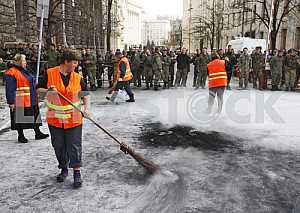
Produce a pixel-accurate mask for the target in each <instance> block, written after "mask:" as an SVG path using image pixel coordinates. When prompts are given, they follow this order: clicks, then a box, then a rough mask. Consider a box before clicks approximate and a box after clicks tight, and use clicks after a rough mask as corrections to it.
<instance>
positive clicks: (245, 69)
mask: <svg viewBox="0 0 300 213" xmlns="http://www.w3.org/2000/svg"><path fill="white" fill-rule="evenodd" d="M251 64H252V62H251V57H250V56H249V55H248V48H246V47H245V48H244V49H243V53H242V54H241V56H240V58H239V61H238V66H239V69H240V73H239V87H240V89H242V88H245V89H247V87H248V81H249V73H250V69H251Z"/></svg>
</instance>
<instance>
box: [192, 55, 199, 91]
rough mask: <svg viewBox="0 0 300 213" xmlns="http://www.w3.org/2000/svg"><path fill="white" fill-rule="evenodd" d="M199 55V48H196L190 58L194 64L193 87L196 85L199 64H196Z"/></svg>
mask: <svg viewBox="0 0 300 213" xmlns="http://www.w3.org/2000/svg"><path fill="white" fill-rule="evenodd" d="M199 56H200V51H199V49H196V54H195V55H194V56H193V58H192V63H193V64H194V78H193V87H196V85H197V78H198V73H199V66H197V64H196V60H197V58H199Z"/></svg>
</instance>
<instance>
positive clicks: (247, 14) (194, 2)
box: [182, 0, 300, 52]
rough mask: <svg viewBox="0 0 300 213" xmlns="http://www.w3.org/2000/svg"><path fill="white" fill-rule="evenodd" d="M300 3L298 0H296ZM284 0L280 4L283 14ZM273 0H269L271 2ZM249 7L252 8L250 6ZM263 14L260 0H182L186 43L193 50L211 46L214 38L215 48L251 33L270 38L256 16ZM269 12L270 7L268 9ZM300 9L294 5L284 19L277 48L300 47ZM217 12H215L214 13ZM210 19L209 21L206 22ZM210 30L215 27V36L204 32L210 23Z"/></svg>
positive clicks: (264, 11) (268, 2) (250, 35)
mask: <svg viewBox="0 0 300 213" xmlns="http://www.w3.org/2000/svg"><path fill="white" fill-rule="evenodd" d="M293 1H294V3H295V4H299V5H300V1H299V0H293ZM283 2H284V1H282V2H281V5H280V7H279V14H282V10H283V6H284V4H283ZM270 4H271V0H267V5H269V6H270ZM247 8H250V9H251V10H252V11H251V10H248V9H247ZM254 11H255V13H257V14H258V15H260V16H262V17H264V16H265V15H266V10H265V8H264V7H263V4H262V3H260V2H257V1H249V0H248V1H245V5H244V6H243V4H242V1H238V0H186V1H183V21H182V22H183V26H182V28H183V46H184V47H186V48H189V46H190V49H191V51H192V52H193V51H195V49H197V48H200V47H202V46H206V47H208V48H210V45H211V42H212V40H213V48H225V47H226V45H227V43H228V42H229V41H230V40H232V39H234V38H236V37H252V38H262V39H267V37H268V29H267V27H266V26H265V25H264V23H262V21H261V20H259V19H258V18H257V15H255V13H254ZM267 11H268V13H270V9H268V10H267ZM299 12H300V9H299V6H298V9H297V8H295V10H294V11H292V12H290V13H289V15H288V16H286V17H285V18H284V19H283V22H282V24H281V27H280V29H279V32H278V36H277V41H276V48H278V49H289V48H297V49H298V48H300V15H299V14H300V13H299ZM213 14H214V16H213ZM205 22H208V23H205ZM212 23H214V28H212V27H210V29H209V30H210V31H212V30H214V36H213V38H211V36H212V35H211V34H207V35H206V34H205V33H203V32H205V30H204V29H205V28H206V29H207V28H208V27H209V26H208V24H210V26H212Z"/></svg>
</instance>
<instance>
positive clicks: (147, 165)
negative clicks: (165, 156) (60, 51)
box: [52, 90, 160, 173]
mask: <svg viewBox="0 0 300 213" xmlns="http://www.w3.org/2000/svg"><path fill="white" fill-rule="evenodd" d="M52 91H53V90H52ZM56 92H57V94H58V95H59V96H60V97H61V98H62V99H63V100H65V101H66V102H67V103H68V104H70V105H71V106H72V107H74V108H75V109H76V110H78V111H79V112H81V114H82V116H83V117H84V118H86V119H88V120H90V121H91V122H92V123H94V124H95V125H96V126H97V127H98V128H99V129H101V130H102V131H103V132H105V133H106V134H107V135H108V136H109V137H110V138H112V139H113V140H114V141H115V142H116V143H118V144H119V145H120V150H121V151H122V152H124V153H125V154H129V155H131V156H132V157H133V158H134V159H135V160H136V161H137V162H138V163H139V164H140V165H142V166H143V167H144V168H145V169H146V170H148V171H149V172H151V173H155V172H156V171H158V170H159V169H160V168H159V166H158V165H157V164H155V163H153V162H152V161H149V160H146V159H145V158H144V157H143V156H142V155H140V154H138V153H136V152H135V151H134V150H133V149H132V148H130V147H129V146H128V145H127V144H125V143H123V142H120V141H119V140H118V139H117V138H116V137H114V136H113V135H112V134H110V133H109V132H108V131H107V130H106V129H105V128H104V127H102V126H101V125H100V124H99V123H98V122H96V121H95V120H94V119H93V118H91V116H90V115H89V114H87V113H85V112H83V111H82V110H81V109H80V108H79V107H77V106H75V105H74V104H73V103H72V102H71V101H70V100H69V99H67V98H66V97H65V96H64V95H63V94H61V93H60V92H58V91H56Z"/></svg>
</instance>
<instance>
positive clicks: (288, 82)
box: [283, 55, 300, 91]
mask: <svg viewBox="0 0 300 213" xmlns="http://www.w3.org/2000/svg"><path fill="white" fill-rule="evenodd" d="M299 63H300V59H299V56H297V55H296V56H292V55H287V56H286V57H285V59H284V62H283V65H284V73H285V86H286V89H287V90H289V89H290V90H292V91H293V90H295V82H296V74H297V73H296V70H297V68H298V67H299Z"/></svg>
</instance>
